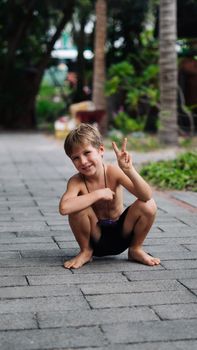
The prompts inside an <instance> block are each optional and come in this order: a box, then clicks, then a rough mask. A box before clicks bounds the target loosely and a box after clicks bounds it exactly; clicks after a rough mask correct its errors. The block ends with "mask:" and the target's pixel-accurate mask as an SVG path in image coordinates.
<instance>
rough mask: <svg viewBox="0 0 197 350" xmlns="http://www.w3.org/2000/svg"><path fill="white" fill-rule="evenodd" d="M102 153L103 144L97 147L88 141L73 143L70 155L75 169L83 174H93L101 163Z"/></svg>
mask: <svg viewBox="0 0 197 350" xmlns="http://www.w3.org/2000/svg"><path fill="white" fill-rule="evenodd" d="M103 153H104V147H103V145H100V146H99V147H98V148H95V147H93V146H92V145H91V144H90V143H88V144H82V145H75V146H74V147H73V150H72V154H71V156H70V158H71V160H72V162H73V164H74V165H75V167H76V169H77V170H78V171H79V172H80V173H81V174H83V175H86V176H91V175H94V174H95V172H96V171H97V169H98V166H100V165H102V156H103Z"/></svg>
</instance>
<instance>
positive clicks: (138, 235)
mask: <svg viewBox="0 0 197 350" xmlns="http://www.w3.org/2000/svg"><path fill="white" fill-rule="evenodd" d="M156 209H157V208H156V204H155V202H154V200H153V199H151V200H149V201H148V202H142V201H140V200H137V201H136V202H135V203H134V204H133V205H132V206H131V207H130V208H129V211H128V213H127V216H126V219H125V222H124V228H123V230H124V233H125V234H129V233H130V232H131V230H132V229H133V232H134V235H133V238H132V243H131V246H130V247H129V251H128V259H129V260H136V261H138V262H140V263H142V264H145V265H150V266H154V265H158V264H159V263H160V259H158V258H154V257H152V256H150V255H149V254H147V253H146V252H145V251H144V250H143V249H142V244H143V242H144V240H145V238H146V236H147V234H148V232H149V230H150V228H151V226H152V224H153V222H154V219H155V215H156Z"/></svg>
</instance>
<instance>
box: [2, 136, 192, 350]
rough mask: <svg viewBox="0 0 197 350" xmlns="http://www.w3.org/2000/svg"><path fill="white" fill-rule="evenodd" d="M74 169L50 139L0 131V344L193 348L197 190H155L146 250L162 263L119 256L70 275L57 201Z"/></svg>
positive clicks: (21, 349) (25, 348) (70, 244)
mask: <svg viewBox="0 0 197 350" xmlns="http://www.w3.org/2000/svg"><path fill="white" fill-rule="evenodd" d="M106 156H109V157H111V154H110V155H106ZM135 157H137V155H135ZM151 157H152V155H151ZM137 160H138V159H136V162H137ZM134 161H135V159H134ZM73 171H74V169H73V167H72V165H71V163H70V161H69V160H67V159H66V158H65V156H64V152H63V149H62V147H61V143H60V142H58V141H55V140H54V139H53V138H50V137H46V136H43V135H39V134H32V133H29V134H22V133H18V134H17V133H10V134H1V135H0V243H1V244H0V349H1V350H33V349H37V350H56V349H59V350H60V349H61V350H68V349H85V350H93V349H96V350H103V349H107V350H130V349H132V350H141V349H143V350H149V349H151V350H170V349H176V350H177V349H179V350H194V349H196V348H197V298H196V295H197V231H196V224H197V216H196V213H197V209H196V206H197V194H195V193H188V192H187V193H185V192H183V193H182V192H174V193H169V194H163V193H160V192H155V193H154V197H155V198H156V201H157V204H158V208H159V210H158V215H157V219H156V222H155V224H154V226H153V228H152V230H151V232H150V234H149V236H148V238H147V239H146V241H145V244H144V246H145V248H146V250H147V251H148V252H149V253H151V254H154V255H157V256H159V257H160V258H161V265H160V266H158V267H147V266H143V265H140V264H137V263H134V262H133V263H131V262H128V261H127V259H126V253H124V254H122V255H120V256H118V257H113V258H112V257H107V258H102V259H94V260H93V262H91V263H89V264H87V265H85V266H84V267H83V268H82V269H80V270H73V271H69V270H65V269H63V267H62V262H63V259H65V258H69V257H70V256H72V255H74V254H75V253H76V252H77V250H78V248H77V244H76V243H75V241H74V239H73V236H72V234H71V232H70V230H69V226H68V223H67V219H66V218H64V217H61V216H60V215H59V213H58V202H59V199H60V196H61V194H62V193H63V191H64V189H65V185H66V180H67V179H68V178H69V177H70V175H71V174H72V173H73ZM130 200H131V199H130V196H129V194H127V193H125V205H127V204H129V203H130Z"/></svg>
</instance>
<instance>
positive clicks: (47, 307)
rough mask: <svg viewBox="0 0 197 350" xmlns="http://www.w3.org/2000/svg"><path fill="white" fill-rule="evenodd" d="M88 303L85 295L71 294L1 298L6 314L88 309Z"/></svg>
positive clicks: (2, 307)
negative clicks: (46, 296)
mask: <svg viewBox="0 0 197 350" xmlns="http://www.w3.org/2000/svg"><path fill="white" fill-rule="evenodd" d="M88 308H89V306H88V303H87V302H86V300H85V299H84V298H83V296H77V295H69V296H63V297H61V296H60V297H59V296H58V297H48V298H45V297H38V298H32V299H30V298H27V299H4V300H3V301H2V300H0V313H1V314H6V313H9V312H10V310H12V313H17V312H38V311H40V312H41V311H62V310H78V309H88Z"/></svg>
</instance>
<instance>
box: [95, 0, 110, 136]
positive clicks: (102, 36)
mask: <svg viewBox="0 0 197 350" xmlns="http://www.w3.org/2000/svg"><path fill="white" fill-rule="evenodd" d="M95 10H96V29H95V43H94V76H93V102H94V104H95V107H96V109H104V110H105V111H106V98H105V94H104V84H105V79H106V75H105V42H106V32H107V2H106V0H97V1H96V8H95ZM100 126H101V132H102V133H103V134H105V133H106V130H107V114H105V116H104V117H103V119H102V121H101V125H100Z"/></svg>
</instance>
